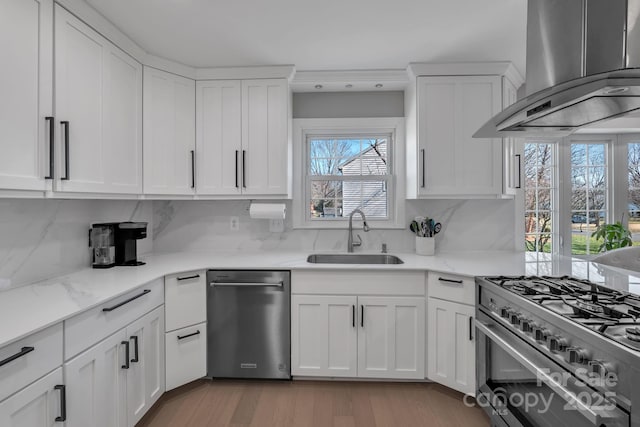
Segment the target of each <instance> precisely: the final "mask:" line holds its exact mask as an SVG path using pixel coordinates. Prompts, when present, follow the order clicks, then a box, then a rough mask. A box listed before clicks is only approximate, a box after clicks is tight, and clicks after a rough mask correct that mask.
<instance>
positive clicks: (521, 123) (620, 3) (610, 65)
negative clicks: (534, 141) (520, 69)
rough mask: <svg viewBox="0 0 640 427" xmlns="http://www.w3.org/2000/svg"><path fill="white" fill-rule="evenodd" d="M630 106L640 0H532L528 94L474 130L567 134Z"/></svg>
mask: <svg viewBox="0 0 640 427" xmlns="http://www.w3.org/2000/svg"><path fill="white" fill-rule="evenodd" d="M633 111H640V0H529V3H528V7H527V73H526V97H525V98H524V99H522V100H520V101H518V102H517V103H515V104H513V105H511V106H510V107H508V108H507V109H505V110H503V111H502V112H501V113H500V114H498V115H496V116H495V117H493V118H492V119H491V120H489V121H488V122H487V123H486V124H485V125H484V126H483V127H482V128H480V129H479V130H478V131H477V132H476V133H475V134H474V135H473V136H474V137H476V138H496V137H497V138H500V137H509V136H516V137H529V136H532V137H536V136H537V137H544V136H566V135H569V134H571V133H573V132H575V131H576V130H578V129H580V128H582V127H585V126H587V125H590V124H592V123H596V122H599V121H603V120H608V119H611V118H614V117H619V116H622V115H625V114H627V113H631V112H633Z"/></svg>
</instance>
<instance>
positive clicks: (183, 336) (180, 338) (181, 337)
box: [178, 329, 200, 341]
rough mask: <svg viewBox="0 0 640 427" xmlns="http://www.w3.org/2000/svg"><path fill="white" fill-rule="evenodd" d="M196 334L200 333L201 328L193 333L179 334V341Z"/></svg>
mask: <svg viewBox="0 0 640 427" xmlns="http://www.w3.org/2000/svg"><path fill="white" fill-rule="evenodd" d="M196 335H200V329H198V330H197V331H195V332H194V333H192V334H187V335H182V336H180V335H178V341H179V340H183V339H185V338H189V337H193V336H196Z"/></svg>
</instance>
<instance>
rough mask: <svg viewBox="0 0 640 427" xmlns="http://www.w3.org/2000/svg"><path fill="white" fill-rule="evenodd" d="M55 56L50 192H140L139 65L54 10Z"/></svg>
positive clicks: (140, 82) (77, 23) (61, 12)
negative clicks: (53, 170) (52, 185)
mask: <svg viewBox="0 0 640 427" xmlns="http://www.w3.org/2000/svg"><path fill="white" fill-rule="evenodd" d="M55 57H56V60H55V64H56V65H55V89H56V98H55V105H56V114H57V117H56V119H57V120H59V126H58V130H57V133H56V137H57V138H56V139H57V140H59V141H60V143H59V144H57V145H59V146H60V150H58V153H59V156H58V157H59V162H58V168H57V170H58V171H59V172H57V173H56V175H57V177H58V178H59V179H58V180H57V181H56V188H55V189H56V190H58V191H71V192H89V193H139V192H141V190H142V156H141V154H142V126H141V121H142V66H141V65H140V64H139V63H138V62H136V61H135V60H134V59H132V58H131V57H129V56H128V55H127V54H126V53H124V52H122V51H121V50H119V49H118V48H117V47H115V46H114V45H112V44H111V43H110V42H109V41H108V40H107V39H105V38H104V37H102V36H101V35H100V34H98V33H97V32H95V31H94V30H93V29H91V28H90V27H89V26H88V25H86V24H84V23H83V22H82V21H80V20H79V19H77V18H76V17H74V16H73V15H71V14H70V13H69V12H67V11H66V10H65V9H63V8H62V7H60V6H57V5H56V7H55ZM67 148H68V149H67Z"/></svg>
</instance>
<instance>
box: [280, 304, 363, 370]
mask: <svg viewBox="0 0 640 427" xmlns="http://www.w3.org/2000/svg"><path fill="white" fill-rule="evenodd" d="M356 304H357V301H356V297H354V296H324V295H292V296H291V374H292V375H301V376H302V375H309V376H330V377H355V376H356V375H357V373H358V372H357V369H356V366H357V365H356V364H357V328H358V325H357V313H356Z"/></svg>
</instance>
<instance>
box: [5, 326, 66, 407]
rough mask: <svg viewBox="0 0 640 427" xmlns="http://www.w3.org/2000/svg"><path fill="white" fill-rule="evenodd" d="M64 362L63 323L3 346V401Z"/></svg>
mask: <svg viewBox="0 0 640 427" xmlns="http://www.w3.org/2000/svg"><path fill="white" fill-rule="evenodd" d="M60 365H62V322H60V323H57V324H55V325H53V326H50V327H48V328H46V329H43V330H42V331H40V332H36V333H34V334H31V335H29V336H28V337H26V338H23V339H21V340H19V341H16V342H14V343H12V344H9V345H7V346H4V347H2V348H0V401H2V400H3V399H4V398H6V397H7V396H9V395H10V394H12V393H14V392H15V391H16V390H20V389H21V388H23V387H25V386H26V385H28V384H31V383H32V382H33V381H35V380H37V379H38V378H40V377H42V376H44V375H45V374H47V373H49V372H51V371H53V370H54V369H55V368H57V367H58V366H60Z"/></svg>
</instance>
